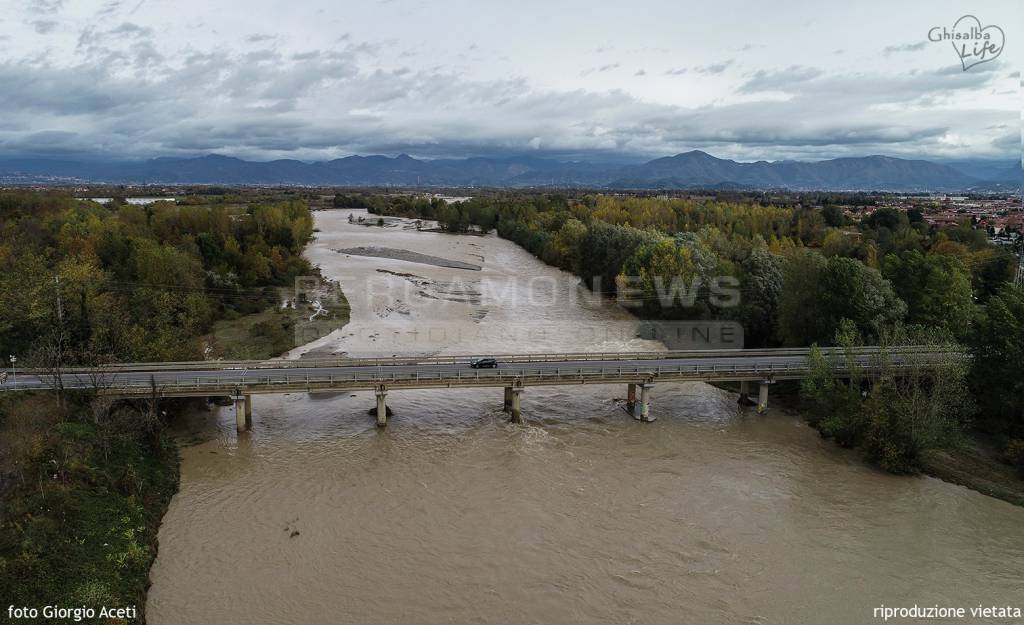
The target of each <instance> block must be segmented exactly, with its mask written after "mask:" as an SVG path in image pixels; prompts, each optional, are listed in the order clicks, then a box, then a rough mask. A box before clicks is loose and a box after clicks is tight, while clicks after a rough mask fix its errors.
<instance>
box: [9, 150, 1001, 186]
mask: <svg viewBox="0 0 1024 625" xmlns="http://www.w3.org/2000/svg"><path fill="white" fill-rule="evenodd" d="M962 169H964V168H962V167H961V168H954V167H951V166H948V165H943V164H938V163H933V162H930V161H924V160H907V159H900V158H893V157H889V156H865V157H860V158H837V159H831V160H825V161H817V162H803V161H776V162H768V161H757V162H754V163H740V162H737V161H733V160H728V159H721V158H715V157H714V156H711V155H710V154H707V153H706V152H701V151H697V150H695V151H692V152H685V153H683V154H677V155H675V156H669V157H665V158H658V159H654V160H652V161H649V162H646V163H643V164H640V165H621V164H606V163H589V162H581V161H574V162H562V161H556V160H551V159H542V158H535V157H530V156H522V157H510V158H484V157H478V158H468V159H439V160H421V159H416V158H412V157H411V156H408V155H406V154H402V155H399V156H396V157H393V158H392V157H387V156H349V157H346V158H340V159H336V160H332V161H323V162H314V163H306V162H302V161H296V160H276V161H266V162H256V161H244V160H241V159H237V158H232V157H228V156H220V155H216V154H211V155H208V156H203V157H198V158H155V159H152V160H147V161H133V162H120V163H117V162H101V161H90V162H85V161H68V160H63V161H58V160H45V159H25V160H7V161H0V183H7V184H12V183H42V184H47V183H54V184H56V183H69V182H82V183H85V182H88V183H113V184H127V183H132V184H161V183H162V184H226V185H267V184H280V185H311V186H313V185H315V186H352V185H367V186H380V185H389V186H453V187H454V186H461V187H467V186H491V187H543V186H563V187H564V186H573V187H597V188H626V189H686V188H717V189H793V190H837V191H840V190H841V191H854V190H862V191H871V190H877V191H965V190H972V189H973V190H995V191H1005V190H1009V189H1012V188H1019V186H1020V179H1021V176H1020V173H1021V172H1020V169H1019V168H1014V167H1010V168H1007V169H991V168H990V169H987V170H984V171H985V172H986V175H985V176H984V177H981V176H972V175H968V174H967V173H964V171H962ZM975 171H978V172H980V171H982V170H981V169H980V168H976V170H975Z"/></svg>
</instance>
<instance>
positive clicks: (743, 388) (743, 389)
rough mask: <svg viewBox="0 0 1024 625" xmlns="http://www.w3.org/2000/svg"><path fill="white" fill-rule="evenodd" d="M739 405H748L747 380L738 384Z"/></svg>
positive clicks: (748, 383) (748, 390)
mask: <svg viewBox="0 0 1024 625" xmlns="http://www.w3.org/2000/svg"><path fill="white" fill-rule="evenodd" d="M739 403H740V404H741V405H743V406H749V405H750V403H751V402H750V382H749V381H748V380H742V381H741V382H740V399H739Z"/></svg>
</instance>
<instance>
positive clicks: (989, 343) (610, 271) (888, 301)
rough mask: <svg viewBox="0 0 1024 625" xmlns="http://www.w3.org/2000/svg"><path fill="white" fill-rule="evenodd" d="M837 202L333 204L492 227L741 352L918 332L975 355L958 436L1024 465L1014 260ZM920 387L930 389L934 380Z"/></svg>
mask: <svg viewBox="0 0 1024 625" xmlns="http://www.w3.org/2000/svg"><path fill="white" fill-rule="evenodd" d="M838 199H839V198H837V197H832V196H829V195H823V196H820V197H819V196H814V197H810V198H804V202H807V203H801V202H800V201H795V200H794V199H793V198H790V199H789V200H788V201H786V202H784V203H782V204H781V205H777V204H773V203H770V202H761V201H756V200H753V199H750V198H735V199H725V198H713V199H691V198H657V197H630V196H605V195H578V196H575V197H565V196H559V195H553V194H545V195H516V194H490V195H483V196H481V197H477V198H474V199H471V200H469V201H466V202H461V203H451V204H449V203H445V202H443V201H441V200H438V199H431V200H428V199H425V198H417V197H413V196H348V197H346V196H340V197H339V198H336V202H335V203H336V205H339V206H347V205H351V206H360V207H365V208H368V209H370V210H371V211H373V212H376V213H381V214H393V215H405V216H414V217H417V218H423V219H433V220H437V221H438V222H439V224H440V227H441V228H443V229H445V230H449V231H453V232H462V231H466V230H469V229H478V230H481V231H485V232H486V231H489V230H491V229H497V232H498V234H499V235H500V236H502V237H504V238H507V239H509V240H511V241H514V242H515V243H517V244H519V245H521V246H522V247H524V248H525V249H526V250H528V251H530V252H531V253H533V254H534V255H536V256H537V257H539V258H540V259H542V260H544V261H545V262H547V263H549V264H551V265H555V266H557V267H560V268H562V269H564V270H566V271H569V272H572V273H574V274H576V275H577V276H580V277H581V278H582V280H583V281H584V282H585V283H586V284H587V285H588V286H590V287H591V288H593V289H595V290H599V291H602V292H605V293H608V294H609V295H612V296H617V297H618V298H619V301H620V302H621V303H623V305H626V306H628V307H631V308H632V309H633V310H634V312H636V313H637V314H638V315H640V316H641V317H645V318H657V319H715V320H724V319H728V320H736V321H739V322H741V323H742V325H743V328H744V332H745V344H746V346H747V347H763V346H764V347H775V346H810V345H820V346H825V345H836V344H841V341H843V340H845V341H849V340H851V339H850V337H852V336H855V337H856V341H858V342H861V343H863V344H868V345H876V344H895V342H897V341H901V340H902V341H912V340H921V338H920V337H921V336H922V332H923V331H925V330H926V331H927V333H928V337H929V340H930V341H931V342H937V343H944V344H948V345H962V346H966V347H967V348H968V349H969V350H970V353H971V354H972V355H973V360H972V365H971V367H970V369H969V370H966V369H965V370H964V371H963V372H962V376H960V377H963V378H964V379H965V382H966V381H968V380H969V382H970V384H971V387H972V389H973V393H972V395H973V397H974V398H976V400H977V401H976V404H977V410H974V409H973V408H972V406H970V405H963V406H960V407H959V409H958V410H957V414H958V418H959V424H958V425H959V426H961V427H966V426H968V425H970V427H971V428H973V429H974V430H975V431H981V432H986V433H990V434H992V435H994V436H995V437H996V438H997V439H998V440H999V441H1001V442H1000V445H1001V446H1002V447H1003V449H1004V453H1005V456H1006V458H1008V459H1009V460H1011V461H1013V462H1016V463H1018V464H1021V465H1022V467H1024V453H1022V447H1024V443H1022V442H1021V441H1022V439H1024V289H1021V288H1019V287H1017V288H1015V287H1013V286H1012V284H1011V283H1010V280H1011V278H1012V277H1013V270H1014V268H1015V264H1016V259H1015V258H1014V257H1013V255H1012V254H1011V253H1010V252H1008V251H1006V250H1004V249H1000V248H997V247H995V246H992V245H990V244H989V243H988V241H987V238H986V233H985V231H984V230H979V229H975V228H973V227H972V226H971V223H970V221H969V220H967V221H965V222H963V223H960V224H957V225H954V226H949V227H944V228H936V227H932V226H929V225H928V224H927V223H926V222H925V221H924V219H923V218H922V215H921V214H920V212H918V211H902V210H898V209H896V208H891V207H881V208H877V210H875V209H872V210H870V211H865V213H862V214H857V215H851V214H849V213H848V212H846V211H844V210H842V209H841V208H840V207H839V206H837V205H836V204H832V203H830V201H833V200H838ZM845 199H846V200H847V201H849V198H845ZM854 199H855V200H856V201H857V202H858V203H859V204H860V206H861V207H866V206H871V205H872V203H873V202H872V201H871V200H869V199H867V198H854ZM809 200H810V201H822V202H824V204H822V205H819V206H812V205H811V204H810V202H809ZM723 281H724V282H726V283H727V284H735V285H738V289H739V291H740V297H739V298H734V299H729V298H716V297H715V289H714V288H713V287H714V286H715V285H716V284H718V283H722V282H723ZM680 284H681V287H682V288H679V286H680ZM683 295H685V297H683ZM736 300H738V301H736ZM843 337H846V338H845V339H844V338H843ZM945 373H946V374H948V373H949V371H946V372H945ZM958 379H959V377H956V379H954V380H952V381H951V383H950V386H951V387H955V386H956V384H957V380H958ZM843 384H847V385H850V383H843ZM922 384H926V385H928V384H930V385H932V387H934V388H937V385H938V384H939V381H938V380H937V379H932V380H931V381H928V380H923V381H922ZM805 395H806V393H805ZM951 399H953V398H951ZM849 401H850V402H852V403H853V404H854V405H853V406H852V407H851V408H850V410H852V411H853V412H855V413H857V414H858V415H861V414H862V411H863V410H867V407H868V406H869V405H870V403H871V402H870V396H866V395H864V394H862V393H860V392H856V393H853V394H852V395H850V399H849ZM877 403H878V402H877V401H875V404H877ZM894 418H895V417H894ZM868 421H869V419H866V418H865V419H860V418H859V417H858V418H857V419H850V422H851V423H852V424H853V425H852V426H851V427H855V428H859V429H860V430H861V431H860V432H858V433H857V435H856V436H836V433H835V431H834V430H829V429H828V428H822V432H823V433H824V434H826V435H828V436H830V437H834V438H836V439H837V440H839V441H840V442H842V443H843V444H847V445H851V446H853V445H858V444H859V442H860V441H862V440H866V437H867V432H866V430H867V425H865V424H866V423H868ZM904 426H905V427H906V428H907V429H914V428H915V427H916V426H915V424H914V423H913V422H912V421H906V422H905V423H904ZM958 429H961V428H953V430H958ZM947 430H949V428H947ZM915 431H918V432H920V428H919V427H917V429H916V430H915ZM947 438H948V437H947ZM920 439H921V440H920V447H918V446H915V445H916V444H910V445H908V446H907V449H906V451H905V454H904V455H905V458H902V459H900V460H899V461H889V462H888V463H887V464H888V466H889V467H890V468H895V469H898V470H913V469H914V468H915V467H916V466H917V464H918V461H919V456H920V453H921V452H923V451H924V450H925V449H926V447H928V446H929V445H932V444H935V445H938V444H940V443H941V442H942V441H940V440H938V439H936V440H935V441H930V440H926V439H927V437H926V436H923V435H922V436H921V437H920Z"/></svg>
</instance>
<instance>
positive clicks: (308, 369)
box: [0, 346, 943, 432]
mask: <svg viewBox="0 0 1024 625" xmlns="http://www.w3.org/2000/svg"><path fill="white" fill-rule="evenodd" d="M822 352H823V354H824V355H825V356H826V357H828V358H829V359H830V362H831V363H832V367H833V373H834V375H835V376H837V377H847V376H849V375H851V374H852V373H853V370H854V369H856V370H857V372H859V373H861V374H865V375H875V374H878V373H879V372H880V371H881V369H882V367H883V366H887V367H890V368H897V369H898V368H900V367H911V366H917V365H919V364H920V363H924V364H926V365H927V364H928V363H929V362H937V361H938V358H939V357H940V356H942V355H943V352H941V351H940V350H939V349H937V348H932V347H927V346H916V347H902V348H899V349H898V350H892V351H883V350H882V349H880V348H878V347H863V348H857V349H855V350H853V351H852V352H849V353H847V352H844V351H843V350H839V349H835V348H831V349H829V348H826V349H822ZM809 354H810V350H809V349H761V350H709V351H662V352H628V353H597V352H590V353H564V354H507V355H498V356H487V357H493V358H495V359H496V360H497V361H498V363H499V366H498V367H497V368H494V369H474V368H472V367H471V366H470V363H471V362H472V361H473V360H474V359H475V358H478V356H434V357H391V358H328V359H309V360H306V359H301V360H280V359H270V360H240V361H224V360H215V361H202V362H161V363H128V364H113V365H101V366H95V367H78V368H67V369H63V370H61V371H54V370H40V369H24V370H21V371H15V370H8V371H7V373H8V375H7V376H6V380H4V381H3V382H2V383H0V391H15V390H53V389H55V388H62V389H82V390H90V389H91V390H94V391H96V392H98V393H102V394H105V395H109V396H113V397H119V398H132V397H210V396H230V397H231V398H233V400H234V404H235V415H236V424H237V427H238V430H239V431H240V432H241V431H245V430H248V429H249V428H250V427H251V424H252V395H254V394H264V393H294V392H307V393H327V392H338V391H359V390H362V391H374V393H375V394H376V397H377V408H376V417H377V424H378V425H379V426H382V427H383V426H384V425H386V424H387V403H386V398H387V394H388V392H389V391H390V390H396V389H426V388H454V387H503V388H504V410H505V411H506V412H508V413H510V414H511V419H512V421H514V422H517V423H520V422H522V410H521V405H520V398H521V396H522V393H523V392H524V390H525V389H526V388H527V387H531V386H548V385H569V384H622V383H624V384H626V385H627V408H628V410H629V411H630V413H631V414H633V416H634V417H635V418H636V419H638V420H640V421H653V420H655V416H654V415H652V414H651V412H650V389H651V387H652V385H653V384H655V383H662V382H678V381H703V382H729V381H732V382H739V383H740V394H741V398H744V397H746V396H747V395H748V393H749V392H750V388H751V386H752V384H757V385H759V388H758V400H757V406H758V411H760V412H763V411H764V410H765V409H766V408H767V406H768V389H769V387H770V386H771V384H773V383H775V382H776V381H779V380H797V379H801V378H804V377H806V376H807V375H808V373H809V371H810V368H809V364H808V356H809ZM847 356H849V357H847ZM637 390H639V397H637Z"/></svg>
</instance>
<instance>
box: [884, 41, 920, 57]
mask: <svg viewBox="0 0 1024 625" xmlns="http://www.w3.org/2000/svg"><path fill="white" fill-rule="evenodd" d="M926 45H928V42H927V41H919V42H917V43H906V44H903V45H899V46H885V48H883V49H882V54H884V55H885V56H891V55H893V54H897V53H899V52H919V51H921V50H924V47H925V46H926Z"/></svg>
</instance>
